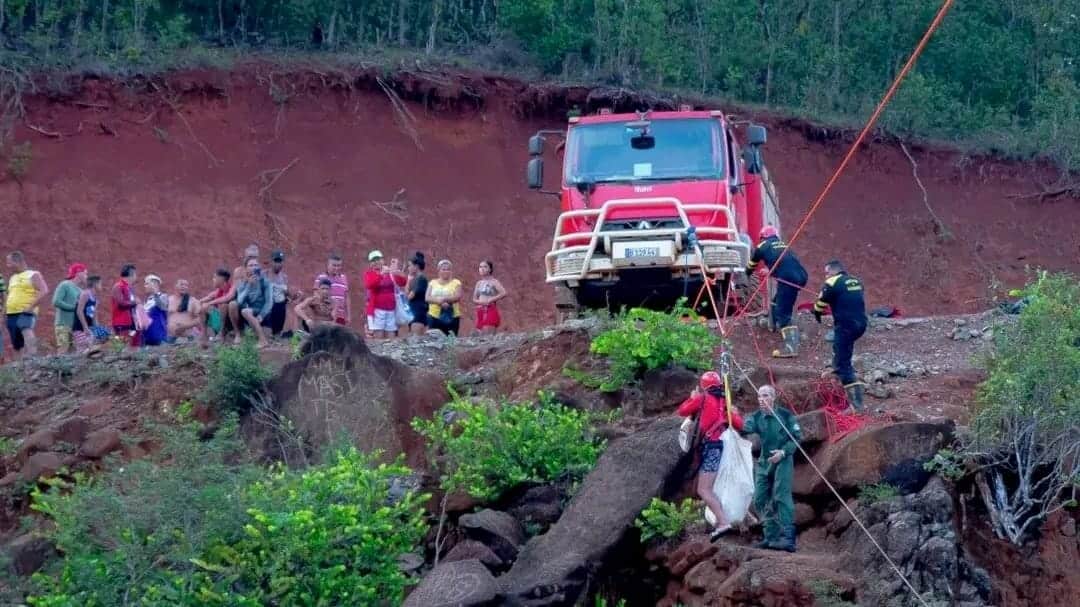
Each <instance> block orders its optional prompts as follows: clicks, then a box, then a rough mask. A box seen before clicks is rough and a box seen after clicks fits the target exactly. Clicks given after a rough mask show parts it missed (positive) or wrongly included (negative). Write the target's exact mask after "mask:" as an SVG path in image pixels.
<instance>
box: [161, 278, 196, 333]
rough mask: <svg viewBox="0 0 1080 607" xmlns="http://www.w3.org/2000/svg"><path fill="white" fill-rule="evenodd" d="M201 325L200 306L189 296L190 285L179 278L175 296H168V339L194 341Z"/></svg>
mask: <svg viewBox="0 0 1080 607" xmlns="http://www.w3.org/2000/svg"><path fill="white" fill-rule="evenodd" d="M202 324H203V317H202V306H201V305H200V303H199V300H198V299H196V298H194V297H192V296H191V285H190V284H189V283H188V281H187V280H185V279H183V278H181V279H180V280H178V281H176V294H175V295H170V296H169V337H187V338H190V339H195V338H196V337H197V333H198V331H196V329H197V328H199V327H201V326H202Z"/></svg>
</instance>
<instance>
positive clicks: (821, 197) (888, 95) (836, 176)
mask: <svg viewBox="0 0 1080 607" xmlns="http://www.w3.org/2000/svg"><path fill="white" fill-rule="evenodd" d="M953 2H955V0H945V1H944V3H942V5H941V8H940V9H938V12H937V15H935V16H934V20H933V21H932V22H931V23H930V27H928V28H927V29H926V33H925V34H923V37H922V39H921V40H919V44H918V45H917V46H916V47H915V50H914V51H912V53H911V56H910V57H908V60H907V63H905V64H904V67H903V69H901V70H900V73H899V74H897V75H896V78H895V79H893V83H892V85H891V86H890V87H889V90H888V91H886V92H885V96H884V97H882V98H881V101H880V102H878V104H877V107H876V108H874V113H873V114H871V115H870V119H869V120H867V121H866V125H865V126H863V129H862V131H861V132H860V133H859V136H858V137H856V138H855V141H854V142H853V143H852V144H851V147H850V148H849V149H848V151H847V154H845V155H844V159H843V160H842V161H840V166H838V167H836V170H835V171H834V172H833V174H832V177H829V181H827V182H826V183H825V188H824V189H822V190H821V193H820V194H818V197H817V198H816V199H815V200H814V203H813V204H812V205H810V210H809V211H807V212H806V215H805V216H803V219H802V222H800V223H799V226H798V227H797V228H796V229H795V232H794V234H792V236H791V238H790V239H789V240H788V247H787V248H785V249H784V250H783V251H781V252H780V257H777V258H776V262H775V263H774V264H773V266H772V267H771V268H769V269H768V273H767V274H766V275H765V279H766V280H767V279H768V278H769V277H771V276H772V273H773V270H775V269H776V268H778V267H779V266H780V261H781V260H782V259H783V258H784V256H785V255H787V253H788V251H790V250H791V245H793V244H795V241H797V240H798V239H799V237H800V236H802V232H803V230H804V229H805V228H806V224H807V223H809V222H810V218H811V217H813V215H814V213H816V212H817V210H818V208H819V207H820V206H821V203H823V202H825V197H826V196H828V195H829V192H831V191H832V189H833V186H835V185H836V182H837V181H839V180H840V175H841V174H842V173H843V172H844V169H846V168H847V165H848V164H849V163H850V162H851V159H852V158H854V157H855V153H856V152H858V151H859V146H861V145H862V143H863V141H864V140H865V139H866V137H867V136H868V135H869V134H870V131H871V130H873V128H874V125H875V124H877V121H878V118H880V117H881V114H882V112H884V111H885V107H886V106H887V105H888V104H889V102H890V101H892V98H893V96H894V95H895V94H896V91H897V90H898V89H899V88H900V83H901V82H903V80H904V77H906V76H907V75H908V73H909V72H910V71H911V69H912V68H913V67H915V61H916V60H918V58H919V55H921V54H922V52H923V49H925V48H926V44H927V43H928V42H930V38H931V37H932V36H933V35H934V31H936V30H937V28H938V26H940V25H941V22H942V20H944V19H945V15H946V13H948V12H949V9H950V8H952V5H953ZM764 284H765V280H762V281H761V283H759V284H758V286H757V288H756V289H754V292H753V293H751V294H750V297H749V298H747V300H746V303H745V305H744V306H743V309H742V310H740V311H739V312H738V313H737V314H736V315H735V318H739V317H741V316H742V315H743V314H745V312H746V309H747V308H748V307H749V306H750V302H752V301H753V300H754V297H756V296H757V293H758V291H760V290H761V287H762V286H764Z"/></svg>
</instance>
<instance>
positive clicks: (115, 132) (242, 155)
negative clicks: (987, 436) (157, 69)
mask: <svg viewBox="0 0 1080 607" xmlns="http://www.w3.org/2000/svg"><path fill="white" fill-rule="evenodd" d="M277 69H278V71H276V72H275V71H274V70H275V68H274V67H273V66H269V65H262V64H259V65H249V66H246V67H244V68H242V69H238V70H236V71H234V72H228V73H223V72H208V73H204V72H200V73H182V74H172V75H170V76H168V77H167V78H165V79H163V80H159V81H155V82H153V83H151V82H149V81H146V80H140V79H136V80H134V81H131V82H128V83H119V82H111V81H104V80H98V79H92V78H86V79H83V78H82V77H79V78H78V79H75V80H71V81H68V82H67V83H66V84H65V87H66V90H65V92H64V93H62V94H52V93H50V94H44V93H42V94H39V95H37V96H31V97H29V98H28V99H27V100H26V105H27V116H26V119H25V121H24V124H23V125H22V126H20V127H19V128H18V129H17V131H16V137H15V139H16V141H20V142H21V141H30V142H32V144H33V159H32V161H31V166H30V169H29V172H28V174H27V175H26V176H25V177H24V178H23V179H22V184H21V185H20V184H19V183H16V182H15V181H14V180H12V179H10V178H8V179H6V180H4V181H3V182H2V183H0V208H3V209H4V210H5V217H6V218H7V221H6V223H5V226H6V229H5V231H4V237H3V239H2V241H0V245H2V248H3V249H5V250H9V249H14V248H19V249H23V250H25V251H26V252H27V254H28V255H29V258H30V260H31V261H32V263H33V264H34V266H35V267H37V268H40V269H42V270H43V271H44V272H45V274H46V277H47V278H48V280H49V282H50V283H52V284H55V283H56V282H58V281H59V280H60V279H61V278H62V272H63V268H65V267H66V265H67V264H68V263H70V262H72V261H76V260H78V261H83V262H87V263H89V264H90V265H91V267H92V269H93V270H94V271H95V272H100V273H102V274H104V275H105V276H106V277H108V278H109V279H110V280H111V279H112V277H113V275H114V274H115V273H116V272H117V271H118V268H119V266H120V264H122V263H124V262H134V263H136V264H138V266H139V269H140V272H141V273H142V274H144V275H145V274H146V273H148V272H154V273H156V274H159V275H161V276H162V277H163V278H164V279H165V281H166V284H167V285H168V286H171V285H172V283H173V282H174V281H175V280H176V279H177V278H179V277H187V278H190V279H192V280H193V282H194V284H195V286H196V287H197V288H196V290H197V291H199V292H203V291H204V290H207V289H208V287H209V281H210V277H211V275H212V273H213V271H214V269H215V268H216V267H218V266H219V265H227V266H228V267H230V268H231V267H233V266H235V265H236V264H237V261H238V257H239V255H240V252H241V250H242V249H243V247H244V246H245V245H247V244H248V243H249V242H252V241H254V242H258V243H259V244H261V245H263V247H264V249H266V250H269V249H270V248H273V247H282V248H284V250H285V251H286V252H287V253H288V254H289V261H288V270H289V272H290V274H291V276H292V277H293V280H294V282H299V283H301V285H302V286H304V287H307V286H308V285H310V281H311V280H312V278H313V275H314V274H315V273H316V272H317V271H318V270H319V269H320V268H321V266H322V264H323V260H324V258H325V256H326V254H327V253H328V252H329V251H331V250H338V251H341V252H343V253H344V254H345V257H346V269H347V270H348V272H349V274H350V278H351V279H352V281H353V284H354V285H355V286H354V289H353V304H354V321H355V320H356V319H358V317H359V314H358V310H359V306H360V305H361V303H362V300H361V295H360V293H359V283H360V272H361V271H362V270H363V265H364V261H363V260H364V259H365V258H366V253H367V251H368V250H369V249H372V248H379V249H382V250H383V251H384V252H386V253H388V254H389V255H393V256H398V257H402V258H404V257H406V256H407V255H408V254H410V253H411V252H412V251H414V250H416V249H421V250H423V251H425V252H426V253H427V254H428V256H429V259H431V260H432V262H434V260H437V259H438V258H442V257H449V258H450V259H453V260H454V261H455V262H457V272H458V273H459V274H460V275H462V277H463V278H464V279H465V282H466V284H467V286H471V283H472V281H473V280H474V278H475V270H474V268H475V267H476V265H477V263H478V262H479V261H480V260H481V259H485V258H489V259H492V260H494V262H495V264H496V267H497V270H498V275H499V276H500V278H501V279H502V280H503V282H504V284H505V285H506V286H507V287H508V288H509V290H510V292H511V295H510V297H509V299H508V300H507V301H506V303H505V305H504V318H505V322H506V327H507V328H508V329H521V328H532V327H537V326H541V325H544V324H548V323H550V321H551V320H552V317H553V315H552V313H551V311H550V310H551V295H550V290H549V289H548V288H547V287H546V286H545V285H544V284H543V272H542V270H541V260H542V257H543V254H544V252H545V251H546V250H547V248H548V246H549V244H550V235H551V231H552V225H553V221H554V218H555V216H556V214H557V209H556V203H555V201H554V199H552V198H550V197H546V196H542V195H537V194H533V193H530V192H529V191H527V190H526V189H525V188H524V180H523V168H524V162H525V160H526V158H527V156H526V153H525V142H526V138H527V137H528V136H529V135H530V134H531V133H533V132H534V131H535V130H536V129H538V128H542V127H544V128H558V127H560V126H562V124H563V122H562V120H561V119H560V118H558V117H559V116H563V115H565V112H564V110H565V107H566V106H567V104H568V103H572V102H574V101H575V100H576V101H579V102H580V101H587V98H586V97H587V95H588V94H589V91H588V90H587V89H580V88H579V89H557V88H555V87H546V88H545V87H532V86H529V85H525V84H521V83H517V82H512V81H507V80H505V79H499V78H491V77H483V76H467V75H466V76H461V75H453V76H448V75H446V74H435V73H411V74H399V75H397V76H394V77H393V78H392V79H391V80H389V83H390V85H391V86H394V87H396V89H397V90H398V91H399V92H400V94H401V96H402V97H403V98H405V99H406V100H407V101H406V106H405V107H407V108H408V110H409V112H410V113H411V115H412V116H413V117H414V118H415V122H413V121H412V119H411V118H410V117H409V116H407V115H406V114H405V113H403V112H401V111H395V110H394V108H393V106H392V103H391V99H390V98H389V97H388V96H387V95H386V94H385V93H384V92H383V90H382V89H381V88H380V87H379V85H378V82H377V80H376V77H377V76H379V74H380V72H378V71H376V70H375V69H367V70H359V71H356V72H354V73H351V74H348V75H346V74H343V73H340V72H327V71H316V70H293V71H291V72H288V73H286V72H284V71H282V70H281V69H280V68H277ZM379 77H382V76H379ZM386 78H391V77H389V76H386ZM166 91H169V92H168V93H167V92H166ZM417 100H422V101H425V102H424V103H421V102H419V101H417ZM174 108H175V109H177V110H179V114H178V113H176V112H175V111H174ZM739 113H740V116H741V117H742V118H752V117H753V116H752V115H749V114H746V112H745V111H740V112H739ZM759 118H760V119H762V120H764V121H765V122H766V123H767V124H769V125H770V126H771V132H770V141H769V144H768V146H767V161H768V162H769V163H770V167H771V173H772V175H773V177H774V179H775V181H776V184H777V187H778V190H779V194H780V200H781V207H782V216H783V221H784V224H785V226H786V227H787V228H788V229H789V230H790V229H791V228H792V227H793V226H794V224H795V223H796V222H797V221H798V219H799V218H801V216H802V214H803V213H804V211H805V209H806V208H807V207H808V205H809V201H810V200H811V199H812V198H813V197H814V195H815V194H816V193H817V191H818V190H819V189H820V188H821V186H822V185H823V184H824V182H825V180H826V179H827V177H828V175H829V174H830V172H831V170H832V169H833V168H834V167H835V166H836V165H837V164H838V162H839V158H840V156H841V155H842V153H843V151H844V149H845V147H846V145H847V144H846V141H845V140H844V138H843V137H840V138H833V139H828V140H824V141H822V137H820V134H821V131H820V130H819V129H815V128H813V127H808V126H806V125H803V124H797V123H794V122H792V121H785V120H780V119H773V118H769V117H766V116H762V117H759ZM30 125H33V126H34V127H35V128H36V130H32V129H30V128H29V126H30ZM43 132H47V133H49V135H46V134H43ZM410 133H412V134H415V137H413V136H410ZM913 153H914V154H915V156H916V158H917V161H918V163H919V174H920V175H921V176H922V179H923V181H924V183H925V184H926V187H927V189H928V190H929V199H930V202H931V204H932V205H933V206H934V208H935V210H936V211H937V213H938V214H939V215H940V216H941V219H942V221H943V222H944V224H945V225H946V226H947V228H948V229H949V230H950V231H951V232H952V234H953V235H954V238H953V239H952V240H949V241H943V240H942V239H940V238H939V237H938V236H936V235H935V234H934V233H933V230H932V222H931V220H930V219H929V217H928V214H927V212H926V209H925V207H924V205H923V201H922V198H921V194H920V192H919V190H918V187H917V185H916V183H915V181H914V180H913V178H912V172H911V170H912V167H911V165H910V163H909V162H908V160H907V159H906V158H905V157H904V155H903V154H902V153H901V152H900V150H899V149H898V148H897V147H895V146H893V145H886V144H882V143H874V144H871V145H870V146H868V147H867V148H865V149H863V150H861V151H860V154H859V155H858V157H857V160H856V161H855V162H854V163H853V165H852V166H851V167H850V169H849V171H848V173H847V176H846V177H845V178H843V179H842V180H841V182H840V183H839V184H838V186H837V188H836V189H835V191H834V193H833V195H832V197H831V198H830V199H829V200H827V201H826V203H825V205H824V206H823V207H822V209H821V211H820V212H819V213H818V214H817V215H816V216H815V217H814V219H813V221H812V223H811V224H810V226H809V228H808V230H807V231H806V234H805V237H804V238H803V239H802V240H801V241H800V242H799V243H798V244H797V245H796V250H797V251H798V253H799V254H800V256H801V257H802V258H803V260H804V261H805V262H806V263H807V265H808V266H810V269H811V275H812V283H816V282H817V280H818V275H819V272H818V271H817V268H818V267H819V266H820V265H822V263H823V262H824V261H826V260H827V259H829V258H832V257H839V258H841V259H844V260H846V261H847V262H848V264H849V265H850V267H851V270H852V271H853V272H854V273H855V274H857V275H860V276H861V277H862V278H863V279H864V280H865V282H866V284H867V287H868V294H869V299H870V303H871V304H892V305H896V306H899V307H901V308H902V309H903V310H904V312H905V313H907V314H920V315H921V314H935V313H959V312H970V311H974V310H977V309H981V308H985V307H986V306H987V300H986V299H984V298H985V297H986V296H987V295H988V292H989V286H990V285H991V284H992V283H993V282H994V281H995V280H998V281H1001V282H1002V283H1003V284H1004V285H1005V286H1006V287H1008V286H1013V285H1016V284H1019V283H1020V282H1021V281H1022V279H1023V277H1024V268H1025V266H1026V265H1038V266H1044V267H1048V268H1053V269H1061V268H1071V269H1077V268H1080V232H1077V231H1076V230H1073V229H1070V228H1071V226H1073V225H1076V224H1077V223H1078V222H1080V205H1077V204H1076V201H1074V200H1069V199H1059V200H1055V201H1048V202H1043V203H1039V202H1035V201H1030V200H1029V201H1021V200H1015V199H1013V198H1010V196H1011V195H1015V194H1024V193H1029V192H1032V191H1034V190H1035V189H1036V188H1037V186H1035V185H1034V181H1033V175H1032V174H1033V173H1039V174H1040V176H1041V177H1042V178H1043V179H1044V180H1045V179H1048V178H1049V175H1048V171H1047V170H1044V169H1035V168H1032V167H1031V166H1030V165H1024V164H1017V163H1006V162H996V161H988V160H984V159H972V158H968V157H965V156H963V155H961V154H958V153H953V152H940V151H937V152H928V151H924V150H920V149H918V148H916V149H915V150H914V152H913ZM294 160H295V163H294V164H291V166H290V163H292V162H293V161H294ZM286 166H290V168H289V170H288V171H286V172H285V173H283V174H281V175H280V176H279V177H278V179H277V180H276V181H275V182H274V183H273V187H272V188H269V189H266V190H264V191H262V194H260V191H261V190H263V187H264V185H265V184H266V183H267V182H268V181H269V180H270V179H272V178H273V177H274V175H275V174H274V173H272V172H271V173H268V171H274V170H276V169H281V168H282V167H286ZM400 190H404V193H403V194H402V195H401V196H400V198H399V200H400V201H403V202H404V204H403V206H402V207H399V209H400V210H402V211H403V212H404V219H399V218H397V217H395V216H392V215H390V214H388V213H386V212H384V211H382V210H380V209H379V208H378V207H376V206H375V205H374V204H372V201H389V200H392V199H393V198H394V195H395V193H396V192H398V191H400ZM466 327H468V323H466Z"/></svg>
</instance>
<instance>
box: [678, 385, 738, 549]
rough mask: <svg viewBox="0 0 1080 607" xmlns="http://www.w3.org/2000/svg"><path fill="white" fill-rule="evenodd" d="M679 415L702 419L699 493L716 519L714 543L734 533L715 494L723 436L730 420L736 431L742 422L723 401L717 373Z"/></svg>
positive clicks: (682, 408) (736, 411)
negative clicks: (728, 532)
mask: <svg viewBox="0 0 1080 607" xmlns="http://www.w3.org/2000/svg"><path fill="white" fill-rule="evenodd" d="M678 413H679V415H680V416H682V417H690V416H691V415H700V417H699V418H698V429H699V431H700V433H701V468H700V469H699V470H698V477H697V492H698V495H699V496H701V500H702V501H704V502H705V505H706V506H708V507H709V510H712V511H713V514H715V515H716V528H715V529H713V532H712V534H710V536H709V537H710V539H713V540H715V539H716V538H718V537H720V536H721V535H723V534H724V532H726V531H728V530H729V529H731V524H729V523H728V521H727V520H726V519H725V518H724V509H723V507H722V506H721V505H720V498H719V497H718V496H717V495H716V493H714V492H713V484H715V483H716V472H717V471H718V470H719V469H720V458H721V456H722V455H723V454H724V443H723V442H721V440H720V435H721V434H723V433H724V430H726V429H727V427H728V416H729V415H730V417H731V425H732V426H734V427H735V429H736V430H740V431H741V430H742V429H743V418H742V416H741V415H739V410H738V409H736V408H735V407H733V406H731V403H728V402H727V399H726V398H725V397H724V381H723V380H722V379H720V374H718V373H716V372H715V371H707V372H705V373H704V374H702V376H701V379H700V380H698V387H696V388H694V391H693V392H692V393H691V394H690V397H689V398H687V399H686V400H685V401H683V404H681V405H679V411H678Z"/></svg>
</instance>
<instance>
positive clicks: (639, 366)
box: [571, 301, 720, 392]
mask: <svg viewBox="0 0 1080 607" xmlns="http://www.w3.org/2000/svg"><path fill="white" fill-rule="evenodd" d="M683 304H684V302H682V301H680V303H679V305H678V306H676V307H675V309H674V310H673V311H672V312H670V313H664V312H655V311H653V310H646V309H644V308H632V309H630V310H629V311H624V312H623V313H621V314H620V315H619V317H618V319H617V321H616V323H615V326H614V327H613V328H611V329H608V330H606V331H604V332H602V333H600V335H597V336H596V338H595V339H593V341H592V344H590V346H589V351H590V352H592V353H593V354H598V355H600V356H604V357H607V359H608V360H609V362H610V367H609V376H608V377H606V378H604V379H602V380H600V381H598V382H596V383H595V385H596V387H599V388H600V389H601V390H604V391H607V392H613V391H615V390H618V389H619V388H621V387H623V386H624V385H626V384H628V383H630V382H633V381H635V380H637V379H639V378H640V377H641V376H642V375H643V374H644V373H645V372H646V371H650V370H652V369H659V368H662V367H666V366H668V365H682V366H684V367H686V368H688V369H694V370H701V369H708V368H709V367H710V366H712V359H713V352H714V350H715V349H716V347H717V346H718V345H719V344H720V339H719V338H718V337H717V336H716V334H715V333H714V332H713V331H711V330H710V329H709V328H708V327H707V326H705V325H704V324H702V323H701V322H699V321H700V317H699V316H698V315H697V314H695V313H694V312H693V311H691V310H689V309H688V308H686V307H685V306H684V305H683ZM684 317H688V318H689V322H685V321H684V320H683V318H684ZM571 373H573V371H571Z"/></svg>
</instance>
